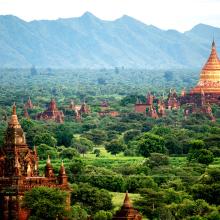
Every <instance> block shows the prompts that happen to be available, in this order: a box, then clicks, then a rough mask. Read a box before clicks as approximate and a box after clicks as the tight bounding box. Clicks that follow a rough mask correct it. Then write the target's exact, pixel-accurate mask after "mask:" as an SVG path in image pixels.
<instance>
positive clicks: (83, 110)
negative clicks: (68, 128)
mask: <svg viewBox="0 0 220 220" xmlns="http://www.w3.org/2000/svg"><path fill="white" fill-rule="evenodd" d="M69 109H70V110H73V111H74V113H75V116H74V117H75V120H76V121H81V119H82V116H83V115H84V114H85V115H88V114H90V113H91V110H90V107H89V105H87V104H86V102H85V100H84V102H83V103H82V104H81V105H76V104H75V103H74V101H73V100H71V102H70V105H69Z"/></svg>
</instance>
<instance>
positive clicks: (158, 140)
mask: <svg viewBox="0 0 220 220" xmlns="http://www.w3.org/2000/svg"><path fill="white" fill-rule="evenodd" d="M138 149H139V153H140V154H141V155H142V156H144V157H149V156H150V154H151V153H165V151H166V150H165V142H164V138H162V137H160V136H158V135H155V134H151V133H145V134H144V135H143V137H142V138H141V139H140V140H139V143H138Z"/></svg>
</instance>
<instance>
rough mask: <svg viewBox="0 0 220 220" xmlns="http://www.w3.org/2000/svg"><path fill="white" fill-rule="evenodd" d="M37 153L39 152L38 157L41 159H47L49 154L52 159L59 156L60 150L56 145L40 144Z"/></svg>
mask: <svg viewBox="0 0 220 220" xmlns="http://www.w3.org/2000/svg"><path fill="white" fill-rule="evenodd" d="M37 153H38V157H39V158H40V159H41V160H45V159H47V157H48V155H49V156H50V157H51V158H52V159H56V158H57V157H58V152H57V150H56V149H55V148H54V147H50V146H48V145H46V144H40V145H39V146H38V147H37Z"/></svg>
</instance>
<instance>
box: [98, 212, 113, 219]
mask: <svg viewBox="0 0 220 220" xmlns="http://www.w3.org/2000/svg"><path fill="white" fill-rule="evenodd" d="M111 219H112V213H111V212H107V211H103V210H100V211H98V212H96V213H95V216H94V220H111Z"/></svg>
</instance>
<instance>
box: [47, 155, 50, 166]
mask: <svg viewBox="0 0 220 220" xmlns="http://www.w3.org/2000/svg"><path fill="white" fill-rule="evenodd" d="M47 164H51V161H50V155H48V156H47Z"/></svg>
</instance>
